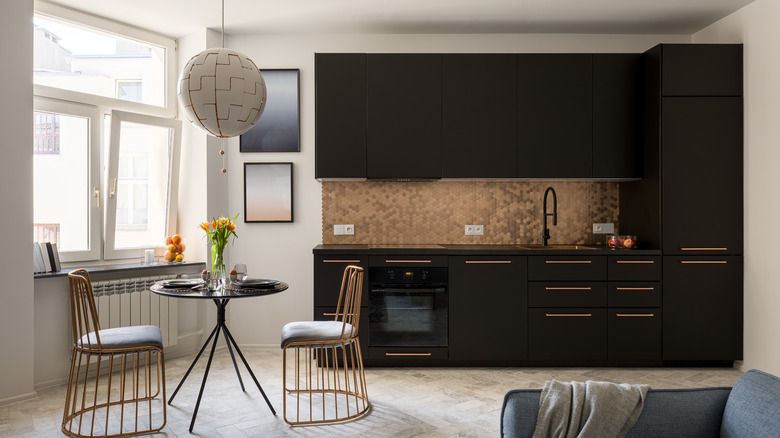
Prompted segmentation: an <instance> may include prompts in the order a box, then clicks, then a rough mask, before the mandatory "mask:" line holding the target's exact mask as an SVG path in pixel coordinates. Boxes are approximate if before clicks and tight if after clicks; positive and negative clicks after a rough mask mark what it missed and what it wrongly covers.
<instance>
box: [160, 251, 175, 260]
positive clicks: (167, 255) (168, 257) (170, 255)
mask: <svg viewBox="0 0 780 438" xmlns="http://www.w3.org/2000/svg"><path fill="white" fill-rule="evenodd" d="M163 258H164V259H165V261H166V262H172V261H174V260H176V254H174V253H172V252H171V251H165V254H163Z"/></svg>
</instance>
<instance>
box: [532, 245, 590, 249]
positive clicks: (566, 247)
mask: <svg viewBox="0 0 780 438" xmlns="http://www.w3.org/2000/svg"><path fill="white" fill-rule="evenodd" d="M517 246H518V247H519V248H521V249H533V250H537V249H549V250H553V249H558V250H561V249H565V250H572V249H576V250H586V249H599V248H598V247H596V246H586V245H547V246H542V245H517Z"/></svg>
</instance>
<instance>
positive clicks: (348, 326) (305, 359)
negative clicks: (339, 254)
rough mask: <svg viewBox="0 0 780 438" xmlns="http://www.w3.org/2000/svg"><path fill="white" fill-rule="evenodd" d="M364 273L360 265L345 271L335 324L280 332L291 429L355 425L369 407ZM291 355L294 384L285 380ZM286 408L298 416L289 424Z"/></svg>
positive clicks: (302, 325)
mask: <svg viewBox="0 0 780 438" xmlns="http://www.w3.org/2000/svg"><path fill="white" fill-rule="evenodd" d="M363 274H364V272H363V268H361V267H358V266H351V265H350V266H347V268H346V269H345V270H344V276H343V278H342V280H341V292H340V293H339V301H338V307H337V308H336V314H335V317H334V319H333V321H305V322H291V323H288V324H286V325H285V326H284V328H283V329H282V350H283V354H282V367H283V371H282V379H283V383H284V388H283V397H284V421H285V422H287V424H290V425H293V426H295V425H316V424H326V423H334V422H339V421H345V420H351V419H355V418H358V417H360V416H362V415H364V414H365V413H367V412H368V410H369V408H370V407H371V403H369V401H368V394H367V391H366V375H365V373H364V371H363V357H362V355H361V353H360V341H359V338H358V328H359V327H358V326H359V323H360V301H361V294H362V289H363ZM288 350H293V352H294V365H293V367H292V368H293V369H294V380H292V379H291V381H288V377H287V376H288V373H287V371H288V365H287V356H288ZM288 404H290V405H293V404H294V407H293V408H292V409H291V410H294V411H295V415H294V416H293V417H292V418H290V419H288V415H287V413H288V406H287V405H288ZM307 405H308V409H307ZM320 410H321V412H320Z"/></svg>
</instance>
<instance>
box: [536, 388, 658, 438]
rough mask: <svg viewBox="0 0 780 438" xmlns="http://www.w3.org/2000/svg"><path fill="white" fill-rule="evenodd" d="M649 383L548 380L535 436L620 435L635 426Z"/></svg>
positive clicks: (582, 437) (604, 437)
mask: <svg viewBox="0 0 780 438" xmlns="http://www.w3.org/2000/svg"><path fill="white" fill-rule="evenodd" d="M648 389H650V387H649V386H648V385H629V384H627V383H622V384H619V385H618V384H616V383H610V382H594V381H592V380H588V381H587V382H585V383H583V382H571V383H565V382H559V381H557V380H548V381H547V383H545V385H544V389H543V390H542V395H541V399H540V401H539V415H538V417H537V419H536V430H534V438H591V437H594V438H612V437H615V438H623V437H624V436H626V434H627V433H628V432H629V431H630V430H631V428H632V427H634V424H635V423H636V420H637V419H638V418H639V414H641V413H642V407H643V406H644V403H645V395H646V394H647V390H648Z"/></svg>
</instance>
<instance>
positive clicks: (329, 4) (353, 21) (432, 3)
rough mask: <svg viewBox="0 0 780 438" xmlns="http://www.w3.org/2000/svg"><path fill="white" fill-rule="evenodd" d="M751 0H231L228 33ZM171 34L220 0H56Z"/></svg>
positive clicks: (643, 11)
mask: <svg viewBox="0 0 780 438" xmlns="http://www.w3.org/2000/svg"><path fill="white" fill-rule="evenodd" d="M752 1H753V0H225V32H226V33H228V34H246V33H266V34H267V33H407V34H411V33H426V34H432V33H437V34H447V33H589V34H592V33H597V34H669V35H690V34H692V33H695V32H696V31H698V30H700V29H702V28H704V27H706V26H707V25H709V24H711V23H713V22H715V21H717V20H719V19H721V18H723V17H725V16H727V15H729V14H730V13H732V12H734V11H736V10H738V9H740V8H742V7H743V6H745V5H747V4H749V3H751V2H752ZM52 2H56V3H59V4H62V5H65V6H70V7H72V8H74V9H79V10H82V11H86V12H90V13H92V14H95V15H100V16H103V17H107V18H112V19H114V20H117V21H121V22H124V23H128V24H132V25H135V26H137V27H141V28H144V29H148V30H152V31H155V32H158V33H162V34H164V35H169V36H172V37H176V38H178V37H181V36H185V35H189V34H191V33H194V32H197V31H199V30H202V29H204V28H214V29H219V27H220V18H221V17H220V8H221V2H220V0H111V1H106V0H52Z"/></svg>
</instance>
